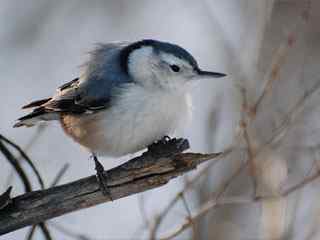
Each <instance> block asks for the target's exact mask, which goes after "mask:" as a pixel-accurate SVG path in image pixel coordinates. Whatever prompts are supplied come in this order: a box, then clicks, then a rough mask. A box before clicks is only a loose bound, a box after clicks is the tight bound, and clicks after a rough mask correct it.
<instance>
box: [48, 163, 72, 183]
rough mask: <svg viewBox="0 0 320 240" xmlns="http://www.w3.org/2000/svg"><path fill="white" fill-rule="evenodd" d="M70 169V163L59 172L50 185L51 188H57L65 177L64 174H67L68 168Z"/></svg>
mask: <svg viewBox="0 0 320 240" xmlns="http://www.w3.org/2000/svg"><path fill="white" fill-rule="evenodd" d="M69 167H70V164H69V163H66V164H64V165H63V166H62V168H61V169H60V170H59V172H58V173H57V175H56V176H55V178H54V179H53V181H52V183H51V184H50V187H54V186H56V185H57V184H58V183H59V181H60V180H61V178H62V177H63V176H64V174H65V173H66V172H67V170H68V168H69Z"/></svg>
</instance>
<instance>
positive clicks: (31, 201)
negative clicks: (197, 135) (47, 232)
mask: <svg viewBox="0 0 320 240" xmlns="http://www.w3.org/2000/svg"><path fill="white" fill-rule="evenodd" d="M188 148H189V143H188V141H187V140H184V139H177V140H176V139H174V140H173V141H171V140H170V141H169V142H166V143H160V144H159V143H158V144H156V146H153V147H152V148H150V149H149V150H148V151H147V152H145V153H143V154H142V155H141V156H139V157H136V158H134V159H132V160H130V161H128V162H126V163H124V164H122V165H120V166H118V167H116V168H113V169H111V170H108V171H107V172H106V174H107V176H108V181H107V182H106V185H108V187H109V189H110V194H111V197H112V199H113V200H116V199H119V198H123V197H126V196H130V195H132V194H135V193H139V192H143V191H146V190H149V189H152V188H156V187H160V186H162V185H164V184H166V183H167V182H168V181H169V180H171V179H172V178H175V177H177V176H179V175H182V174H184V173H186V172H188V171H190V170H192V169H195V168H196V167H197V165H199V164H200V163H203V162H205V161H208V160H210V159H213V158H216V157H217V156H219V155H220V153H213V154H200V153H182V152H183V151H184V150H186V149H188ZM109 201H110V199H109V197H108V196H104V195H103V194H102V192H101V191H100V189H99V185H98V182H97V180H96V177H95V176H90V177H87V178H83V179H80V180H77V181H74V182H71V183H67V184H64V185H61V186H57V187H52V188H49V189H46V190H40V191H33V192H30V193H26V194H23V195H20V196H17V197H15V198H13V199H12V203H11V204H9V205H8V206H6V207H5V208H4V209H1V210H0V235H2V234H5V233H9V232H12V231H14V230H17V229H20V228H23V227H25V226H28V225H34V224H38V223H41V222H44V221H46V220H48V219H52V218H54V217H58V216H61V215H64V214H67V213H70V212H73V211H76V210H80V209H83V208H88V207H91V206H95V205H97V204H100V203H104V202H109Z"/></svg>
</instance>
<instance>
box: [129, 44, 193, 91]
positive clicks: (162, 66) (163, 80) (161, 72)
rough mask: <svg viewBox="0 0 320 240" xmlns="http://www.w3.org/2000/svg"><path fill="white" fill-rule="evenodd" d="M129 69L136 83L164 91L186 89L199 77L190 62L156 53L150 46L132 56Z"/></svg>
mask: <svg viewBox="0 0 320 240" xmlns="http://www.w3.org/2000/svg"><path fill="white" fill-rule="evenodd" d="M128 68H129V73H130V74H131V76H132V77H133V78H134V79H135V81H137V82H140V83H142V84H143V85H144V86H150V87H159V88H163V89H182V88H185V87H187V86H188V85H189V84H188V83H190V82H192V81H191V80H193V79H195V78H197V76H198V74H197V72H196V71H195V70H194V69H193V67H192V66H191V65H190V64H189V63H188V62H186V61H184V60H182V59H180V58H177V57H175V56H174V55H172V54H169V53H165V52H160V53H155V52H154V51H153V49H152V47H149V46H147V47H143V48H139V49H137V50H134V51H133V52H132V53H131V54H130V57H129V66H128Z"/></svg>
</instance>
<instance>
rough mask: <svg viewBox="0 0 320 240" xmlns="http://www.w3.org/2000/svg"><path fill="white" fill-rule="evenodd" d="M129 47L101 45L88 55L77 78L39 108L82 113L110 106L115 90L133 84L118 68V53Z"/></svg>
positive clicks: (123, 45)
mask: <svg viewBox="0 0 320 240" xmlns="http://www.w3.org/2000/svg"><path fill="white" fill-rule="evenodd" d="M127 44H128V43H109V44H100V45H99V46H98V47H97V48H96V49H95V50H94V51H92V52H91V53H90V59H89V61H88V62H87V63H86V64H84V65H83V66H82V67H83V68H84V72H83V74H82V76H81V77H80V78H76V79H74V80H72V81H71V82H68V83H66V84H63V85H62V86H60V87H59V88H58V92H57V94H56V95H54V96H53V98H52V99H51V100H50V101H48V102H46V103H45V104H43V105H42V106H43V107H45V108H46V109H48V110H49V109H50V110H52V111H60V112H70V113H85V112H92V111H97V110H101V109H105V108H107V107H108V106H109V104H110V102H111V100H112V97H113V96H114V92H115V90H116V89H118V88H121V87H123V86H124V85H126V84H132V83H133V81H132V79H131V78H130V77H129V76H128V75H127V74H126V73H125V72H124V71H123V69H122V66H121V59H120V57H121V55H120V52H121V49H122V48H123V47H125V46H126V45H127Z"/></svg>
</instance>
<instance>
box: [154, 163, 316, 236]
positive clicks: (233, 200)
mask: <svg viewBox="0 0 320 240" xmlns="http://www.w3.org/2000/svg"><path fill="white" fill-rule="evenodd" d="M247 164H248V161H246V162H245V163H243V164H242V165H241V166H240V167H239V168H238V169H237V170H236V171H235V173H234V174H233V175H232V176H231V177H230V178H229V180H228V181H227V182H226V183H225V184H223V185H222V188H221V190H220V191H219V192H218V194H217V195H215V196H214V197H212V198H211V199H210V200H208V201H207V202H206V203H205V204H203V205H202V206H201V207H200V209H199V210H198V211H197V212H196V213H195V214H193V216H192V217H191V220H190V219H189V217H188V218H186V219H185V220H184V222H183V223H182V224H181V225H179V226H178V227H176V228H175V229H174V230H173V231H172V232H170V233H168V234H167V235H165V236H163V237H161V238H160V239H161V240H170V239H173V238H174V237H176V236H178V235H179V234H180V233H182V232H183V231H185V230H186V229H188V228H189V227H191V224H192V222H196V221H197V220H199V219H200V218H201V217H202V216H204V215H205V214H207V213H208V212H209V211H210V210H212V209H215V208H216V207H218V206H221V205H225V204H243V203H246V204H248V203H255V202H259V201H264V200H268V199H272V198H273V196H270V197H249V198H248V197H241V196H240V197H227V198H221V197H222V195H223V193H224V192H225V191H226V190H227V189H228V187H229V185H230V184H231V183H232V182H233V181H234V179H235V176H237V175H238V174H239V173H240V172H241V171H242V170H243V169H244V167H245V166H247ZM319 177H320V172H316V173H315V174H313V175H312V176H310V177H307V178H305V179H304V180H302V181H301V182H300V183H298V184H296V185H294V186H292V187H289V188H288V189H285V190H283V191H281V193H280V196H281V197H288V196H289V195H291V194H293V193H294V192H296V191H297V190H299V189H301V188H303V187H304V186H306V185H307V184H309V183H311V182H313V181H315V180H316V179H318V178H319Z"/></svg>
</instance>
